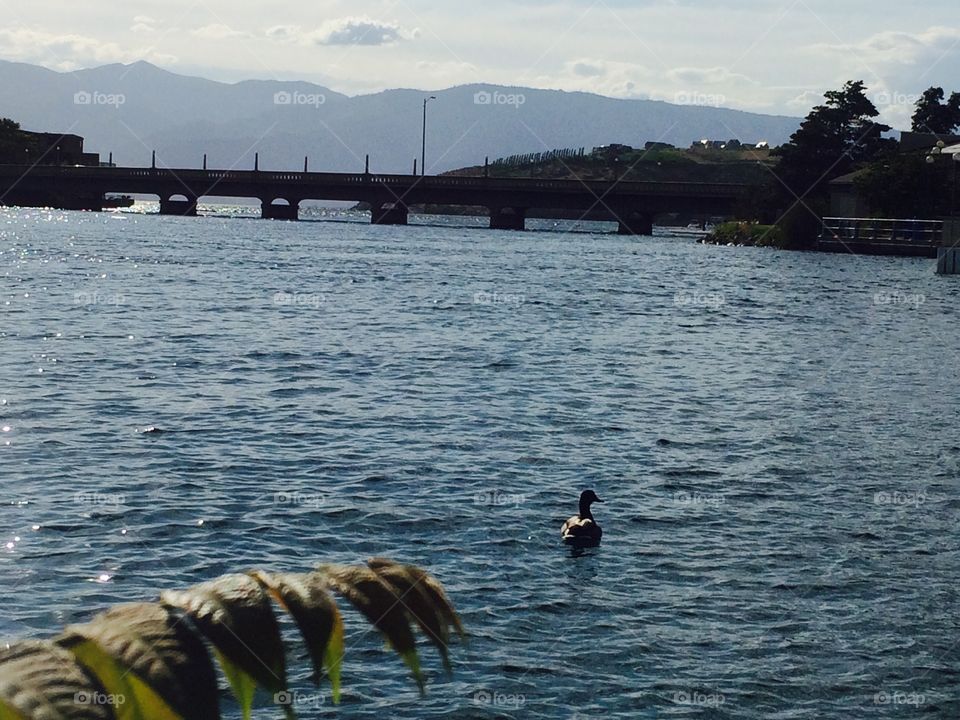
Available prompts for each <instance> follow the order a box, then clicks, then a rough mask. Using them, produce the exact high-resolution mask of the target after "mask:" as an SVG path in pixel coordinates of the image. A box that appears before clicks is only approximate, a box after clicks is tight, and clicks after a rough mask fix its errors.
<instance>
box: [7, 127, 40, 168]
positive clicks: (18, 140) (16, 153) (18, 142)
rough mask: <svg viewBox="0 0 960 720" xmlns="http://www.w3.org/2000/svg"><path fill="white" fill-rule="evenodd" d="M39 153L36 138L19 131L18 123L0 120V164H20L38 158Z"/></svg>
mask: <svg viewBox="0 0 960 720" xmlns="http://www.w3.org/2000/svg"><path fill="white" fill-rule="evenodd" d="M27 151H29V152H27ZM41 152H42V148H41V147H40V145H39V143H37V140H36V138H34V137H31V136H30V135H29V134H28V133H26V132H24V131H23V130H22V129H20V123H18V122H16V121H14V120H11V119H10V118H0V163H14V164H20V163H23V162H26V161H28V160H29V159H31V158H34V159H35V158H37V157H39V156H40V154H41Z"/></svg>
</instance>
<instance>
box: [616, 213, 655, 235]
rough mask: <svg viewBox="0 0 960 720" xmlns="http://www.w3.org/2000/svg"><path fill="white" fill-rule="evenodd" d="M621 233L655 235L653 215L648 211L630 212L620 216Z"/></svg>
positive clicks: (619, 231) (618, 230)
mask: <svg viewBox="0 0 960 720" xmlns="http://www.w3.org/2000/svg"><path fill="white" fill-rule="evenodd" d="M617 232H618V233H619V234H620V235H653V216H652V215H649V214H647V213H641V212H630V213H624V214H623V215H621V216H620V227H619V228H618V229H617Z"/></svg>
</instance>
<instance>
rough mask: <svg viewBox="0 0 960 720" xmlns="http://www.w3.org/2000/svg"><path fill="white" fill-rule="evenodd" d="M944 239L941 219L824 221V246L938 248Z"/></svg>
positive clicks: (822, 231)
mask: <svg viewBox="0 0 960 720" xmlns="http://www.w3.org/2000/svg"><path fill="white" fill-rule="evenodd" d="M942 239H943V221H942V220H902V219H894V218H836V217H825V218H823V225H822V227H821V230H820V237H819V242H820V244H821V245H847V246H850V247H854V246H856V247H863V246H865V245H872V246H876V247H878V248H882V247H883V246H890V247H894V246H913V247H927V248H932V247H937V246H939V245H940V244H941V242H942Z"/></svg>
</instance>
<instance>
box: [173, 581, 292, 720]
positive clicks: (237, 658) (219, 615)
mask: <svg viewBox="0 0 960 720" xmlns="http://www.w3.org/2000/svg"><path fill="white" fill-rule="evenodd" d="M160 597H161V600H162V601H163V602H164V603H165V604H167V605H170V606H172V607H176V608H180V609H181V610H183V611H184V612H185V613H186V614H187V615H188V616H189V617H190V619H191V621H193V624H194V625H195V626H196V627H197V629H198V630H200V632H201V633H203V635H204V636H205V637H206V638H207V640H209V641H210V643H211V644H212V645H213V646H214V648H215V654H216V656H217V659H218V660H219V661H220V664H221V666H222V667H223V670H224V673H225V674H226V675H227V679H228V680H229V681H230V685H231V687H232V688H233V691H234V694H235V695H236V696H237V700H238V701H239V702H240V706H241V709H242V710H243V716H244V718H247V719H249V717H250V712H251V709H252V707H253V690H252V689H251V685H252V686H253V688H254V689H255V688H256V687H257V686H259V687H263V688H265V689H266V690H267V691H268V692H270V693H271V694H273V695H276V694H277V693H281V692H285V691H286V689H287V671H286V662H285V660H284V652H283V651H284V648H283V639H282V638H281V637H280V626H279V625H278V624H277V618H276V616H275V615H274V614H273V607H272V606H271V604H270V600H269V598H268V597H267V595H266V593H265V592H264V591H263V588H262V587H261V586H260V583H258V582H257V581H256V580H254V579H253V578H252V577H250V576H249V575H224V576H223V577H221V578H218V579H216V580H212V581H210V582H206V583H202V584H200V585H195V586H194V587H192V588H190V589H188V590H183V591H168V592H164V593H163V594H162V595H161V596H160ZM285 710H286V711H287V715H288V717H292V715H293V713H292V710H291V709H290V708H285Z"/></svg>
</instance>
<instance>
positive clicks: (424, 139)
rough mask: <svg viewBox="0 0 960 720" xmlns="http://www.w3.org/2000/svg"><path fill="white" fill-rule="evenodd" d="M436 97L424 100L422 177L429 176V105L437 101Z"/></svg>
mask: <svg viewBox="0 0 960 720" xmlns="http://www.w3.org/2000/svg"><path fill="white" fill-rule="evenodd" d="M436 99H437V96H436V95H431V96H430V97H428V98H424V99H423V144H422V145H421V146H420V148H421V149H420V176H421V177H423V176H424V175H426V174H427V103H428V102H430V101H431V100H436Z"/></svg>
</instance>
